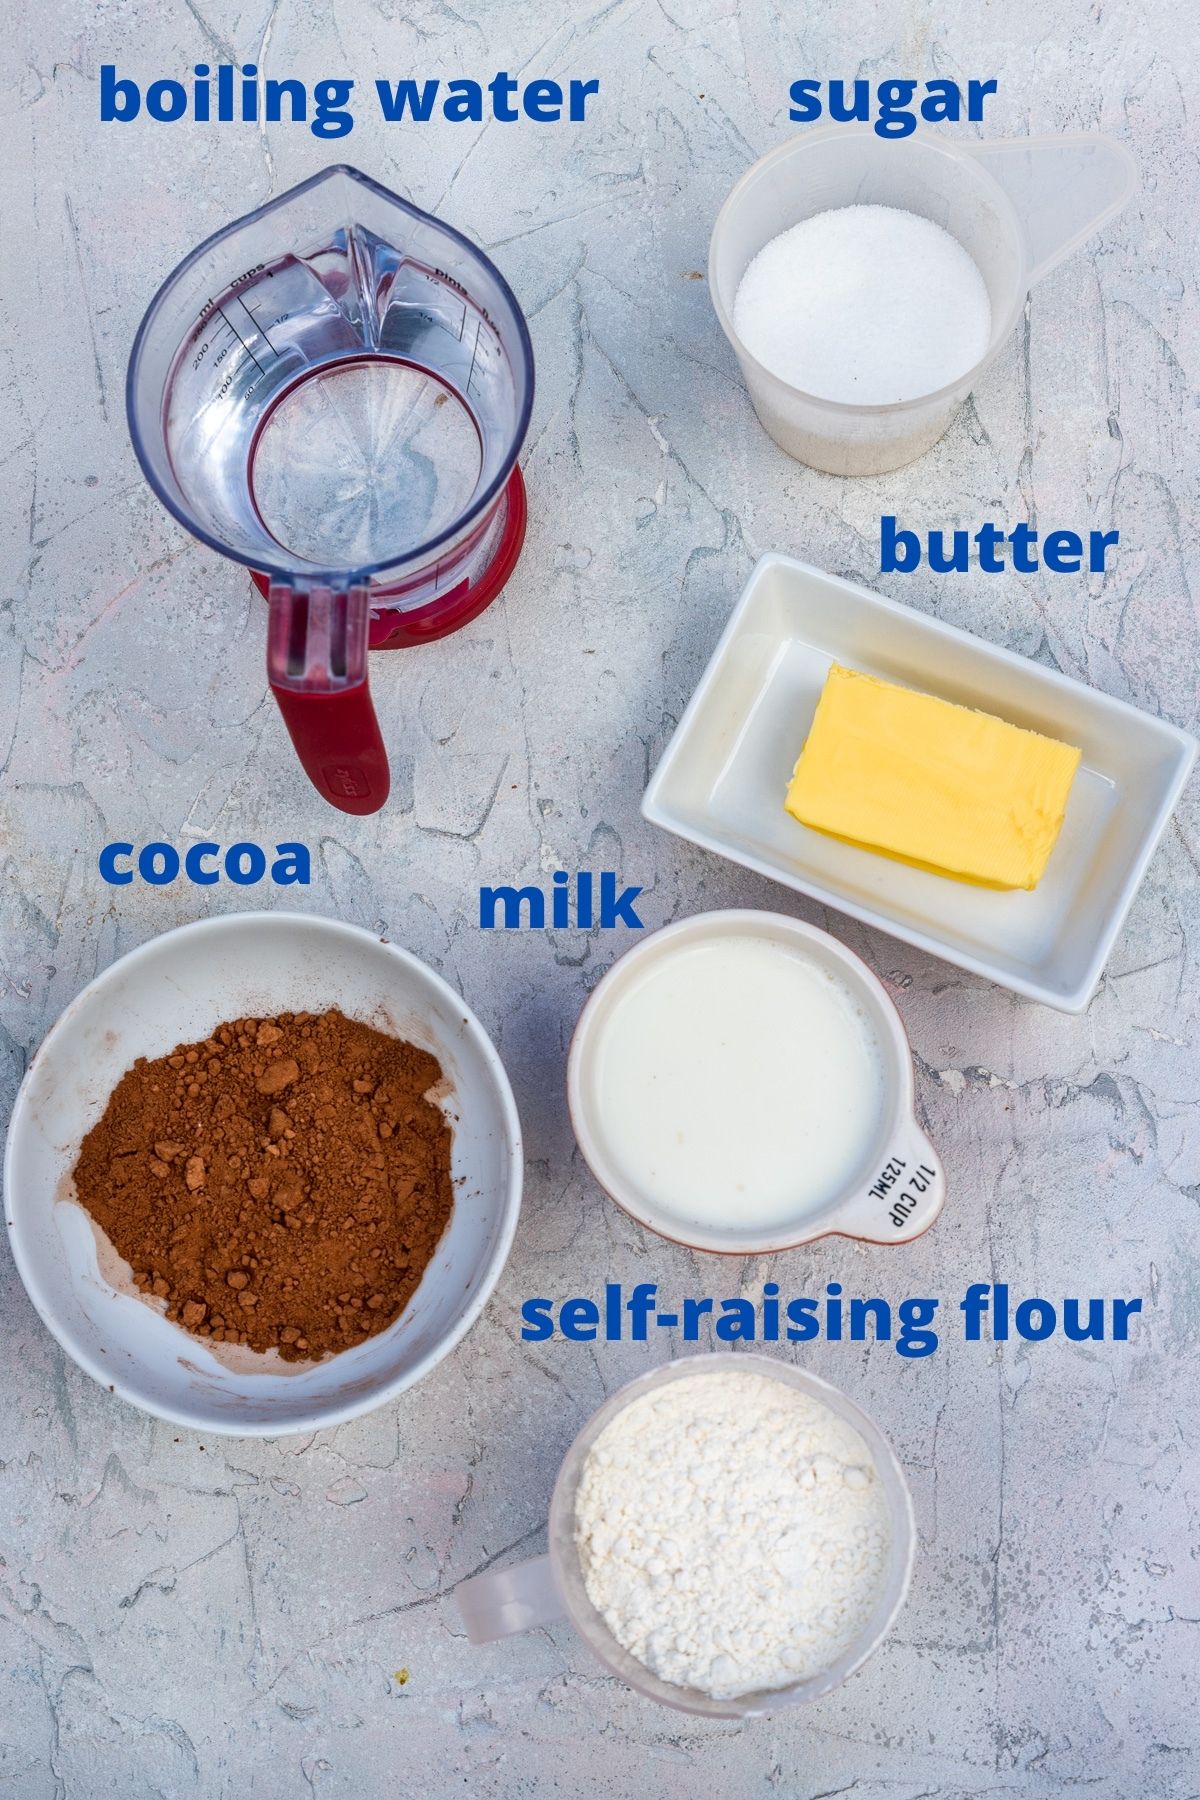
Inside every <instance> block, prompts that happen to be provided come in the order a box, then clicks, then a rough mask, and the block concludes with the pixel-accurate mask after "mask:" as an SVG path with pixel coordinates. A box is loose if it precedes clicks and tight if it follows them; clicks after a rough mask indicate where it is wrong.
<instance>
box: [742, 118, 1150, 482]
mask: <svg viewBox="0 0 1200 1800" xmlns="http://www.w3.org/2000/svg"><path fill="white" fill-rule="evenodd" d="M1136 181H1137V170H1136V165H1135V163H1134V160H1133V158H1132V156H1131V155H1130V153H1129V151H1128V150H1126V149H1125V147H1124V145H1122V144H1119V143H1117V142H1116V141H1115V140H1114V139H1112V138H1108V137H1103V136H1100V135H1097V134H1094V133H1076V134H1067V135H1064V136H1055V137H1033V138H1022V139H1012V140H1008V141H995V142H987V143H976V144H957V143H952V142H950V141H948V140H947V139H945V138H942V137H938V136H936V135H935V134H933V133H931V132H927V131H918V132H916V133H915V134H914V135H913V136H911V137H908V138H903V139H900V140H897V141H892V140H884V139H881V138H879V137H877V136H876V134H875V133H874V131H873V130H872V129H871V128H870V127H869V126H865V127H862V128H861V129H860V128H855V127H847V126H841V125H833V126H827V127H822V128H820V129H817V130H815V131H810V132H806V133H805V134H804V135H803V136H802V137H798V138H794V139H792V140H791V141H790V142H789V143H786V144H781V145H780V146H779V148H778V149H776V150H772V151H771V152H770V153H769V154H768V155H766V156H764V157H762V158H761V160H760V161H758V162H757V163H755V164H754V165H753V167H752V168H750V169H749V170H747V172H746V174H745V175H743V177H742V179H741V180H740V181H739V182H738V184H737V186H736V187H735V188H734V189H733V191H732V192H731V193H730V195H729V197H728V199H727V200H726V201H725V204H724V206H723V207H722V208H721V211H720V214H719V216H718V218H717V222H716V225H715V227H714V229H713V234H712V243H711V247H710V251H709V264H708V278H709V289H710V292H711V295H712V300H713V305H714V307H715V309H716V313H717V318H718V320H719V321H720V324H721V328H722V330H723V331H724V332H725V335H726V336H727V337H728V338H729V340H730V343H731V344H732V345H733V348H734V350H735V352H736V354H737V357H738V361H739V363H740V365H741V369H742V374H743V376H744V378H745V381H746V386H747V389H748V390H749V394H750V398H751V400H752V402H753V404H754V409H755V411H756V412H757V414H758V417H759V419H760V420H761V422H762V424H763V425H764V426H765V427H766V429H767V431H768V432H769V433H770V434H771V436H772V437H773V438H774V439H775V441H776V443H777V444H779V445H780V446H781V448H782V449H784V450H786V451H787V452H788V454H789V455H790V456H794V457H796V458H797V459H798V460H799V461H800V462H804V463H808V464H809V465H810V466H811V467H813V468H816V469H824V470H826V471H828V472H829V473H831V474H834V475H878V474H883V473H885V472H886V471H887V470H889V469H896V468H900V467H901V466H902V465H903V464H904V463H907V462H911V461H912V460H913V459H914V458H915V457H918V456H920V455H922V454H923V453H924V452H925V451H926V450H928V449H929V448H930V447H931V446H932V445H933V444H934V443H936V442H937V440H938V438H939V437H941V435H942V433H943V432H944V431H945V430H946V428H947V426H948V425H949V424H950V421H951V419H952V418H953V417H954V414H955V412H956V411H957V409H958V407H959V406H960V404H961V403H962V401H963V400H964V399H965V398H966V396H967V394H968V393H969V392H970V390H971V388H972V387H973V386H974V385H975V383H976V382H977V381H978V379H979V377H980V376H981V375H982V374H983V372H984V370H985V369H986V368H987V367H988V365H989V364H990V363H991V362H992V361H993V360H994V359H995V357H996V356H997V355H998V354H999V352H1000V351H1001V349H1002V348H1003V347H1004V345H1005V344H1006V343H1007V342H1008V339H1009V337H1010V335H1011V333H1012V329H1013V326H1014V325H1015V324H1016V321H1017V319H1018V317H1019V315H1020V312H1021V309H1022V307H1023V306H1024V303H1025V297H1026V295H1027V294H1028V293H1029V291H1030V289H1031V288H1032V287H1033V286H1034V285H1035V284H1036V283H1037V282H1039V281H1040V280H1041V279H1042V277H1043V276H1044V275H1047V274H1048V273H1049V272H1050V270H1051V269H1053V268H1055V267H1057V265H1058V264H1059V263H1060V262H1062V260H1063V259H1064V257H1066V256H1068V255H1070V253H1071V251H1072V250H1075V249H1077V248H1078V246H1079V245H1080V244H1082V243H1084V242H1085V241H1086V240H1087V239H1088V238H1089V237H1091V236H1092V235H1093V233H1095V232H1096V231H1098V230H1099V229H1100V228H1101V226H1103V225H1104V224H1105V223H1106V221H1107V220H1109V219H1111V218H1112V217H1113V216H1114V215H1115V214H1116V213H1118V212H1120V210H1121V208H1122V207H1123V206H1125V205H1126V203H1127V202H1128V200H1129V199H1130V197H1131V195H1132V194H1133V192H1134V188H1135V186H1136ZM855 207H871V208H884V207H886V208H892V209H896V212H895V214H894V215H893V217H895V216H898V215H900V214H908V215H915V216H916V218H915V220H914V223H919V222H920V221H929V222H930V223H931V224H932V225H934V226H936V227H939V228H940V229H941V230H942V231H943V232H946V233H948V234H949V236H950V238H951V239H953V240H956V242H957V244H958V245H959V246H961V248H962V249H963V250H965V251H966V252H967V254H968V256H969V257H970V258H971V260H972V261H973V263H974V264H975V266H976V268H977V269H978V271H979V274H980V276H981V277H982V280H983V283H984V285H985V287H986V290H987V297H988V301H989V302H990V315H991V316H990V326H989V327H988V328H987V329H986V333H985V335H984V337H983V338H981V342H980V345H979V350H978V354H976V355H974V356H972V358H971V360H970V362H969V366H966V367H960V368H958V369H957V370H956V372H955V373H954V375H953V377H952V378H948V379H945V380H943V381H941V382H940V383H939V384H938V385H936V386H933V387H931V388H930V389H929V390H928V391H920V392H909V393H907V394H906V396H905V397H904V398H903V399H899V400H894V401H890V402H886V403H874V402H865V403H858V402H855V401H852V400H848V399H841V398H838V399H835V398H823V397H822V395H821V394H820V393H813V392H810V391H805V389H804V388H803V387H802V386H797V385H794V384H793V383H792V382H791V381H788V380H785V379H782V378H781V375H780V373H779V372H778V371H777V370H776V371H773V370H772V368H771V367H768V366H767V365H766V363H764V361H763V360H761V358H760V357H759V356H756V355H755V354H754V353H753V351H752V349H751V348H750V347H749V346H748V345H747V343H746V341H745V336H744V333H743V332H740V331H739V330H738V326H737V323H736V321H735V310H736V303H737V298H738V290H739V287H740V284H741V283H742V280H743V277H744V276H745V275H746V272H747V270H748V269H749V267H750V265H751V264H752V263H753V261H754V259H755V258H756V257H757V256H758V255H759V254H760V252H762V251H763V249H764V248H765V247H766V246H767V245H769V244H771V243H772V242H773V240H776V239H778V238H779V237H780V236H781V234H783V233H785V232H789V231H791V230H792V229H793V228H794V227H796V226H798V225H800V224H801V223H802V222H804V221H807V220H811V219H814V218H815V217H816V216H817V215H831V214H832V215H834V216H836V213H837V210H838V209H848V208H855ZM786 302H787V295H786V294H785V293H782V292H781V293H780V295H779V303H780V305H781V306H782V305H786ZM905 350H906V347H905V345H904V343H903V342H901V341H897V344H896V353H897V356H898V357H901V356H903V355H904V354H905ZM814 385H815V384H814Z"/></svg>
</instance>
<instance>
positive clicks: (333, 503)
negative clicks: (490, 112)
mask: <svg viewBox="0 0 1200 1800" xmlns="http://www.w3.org/2000/svg"><path fill="white" fill-rule="evenodd" d="M126 398H127V407H128V413H129V425H130V432H131V435H132V438H133V445H134V449H135V450H136V452H137V455H138V459H139V461H140V462H141V465H142V469H143V471H144V472H145V475H146V478H147V480H148V481H149V483H150V485H151V487H152V488H153V489H154V491H155V493H156V494H157V495H158V497H159V499H160V500H161V501H162V502H163V504H164V506H166V507H167V509H168V511H170V512H171V513H173V514H174V516H175V517H176V518H177V519H178V520H179V522H180V523H181V524H182V525H184V526H185V527H186V528H187V529H188V530H189V531H190V532H192V533H193V535H194V536H196V537H197V538H199V539H200V540H201V542H202V543H205V544H207V545H209V547H210V548H211V549H214V550H218V551H220V553H221V554H222V555H223V556H227V557H230V558H231V559H232V560H233V561H235V562H240V563H243V564H245V565H246V567H247V568H248V569H250V570H251V571H252V573H253V575H254V578H255V581H256V583H257V585H258V587H259V589H260V591H261V592H262V593H263V594H264V595H265V596H266V597H267V599H268V602H269V606H270V616H269V625H268V649H267V664H268V673H269V677H270V683H271V687H272V690H273V691H274V694H275V697H276V699H277V700H278V702H279V707H280V710H281V712H282V713H283V717H284V721H285V723H286V725H287V728H288V731H289V733H290V734H291V737H292V741H293V743H294V745H295V747H296V750H297V753H298V754H299V757H300V760H301V762H302V763H303V765H304V768H305V770H306V771H307V773H308V775H309V777H310V779H311V780H312V782H313V784H314V786H315V787H316V788H317V790H318V792H320V793H321V794H322V795H323V796H324V798H325V799H326V800H328V801H329V802H330V803H331V804H332V805H334V806H337V807H339V808H341V809H342V810H343V811H345V812H351V813H370V812H375V811H377V810H378V808H379V807H380V806H382V805H383V803H384V801H385V800H386V798H387V794H388V786H389V777H388V763H387V755H386V752H385V751H384V747H383V742H382V739H381V737H380V733H379V727H378V724H377V723H376V719H375V713H374V709H373V707H372V704H371V698H370V692H369V688H368V680H367V651H368V648H372V649H383V648H388V649H391V648H397V647H401V646H405V645H412V644H420V643H423V642H427V641H429V640H431V639H434V638H439V637H443V636H444V635H445V634H446V633H447V632H450V631H455V630H457V629H458V628H459V627H460V626H462V625H465V624H466V623H467V622H468V621H469V620H471V619H473V618H475V617H476V616H477V614H479V613H480V612H482V611H483V609H484V607H485V606H487V605H488V604H489V603H490V602H491V601H492V600H493V599H495V597H496V595H497V594H498V593H499V592H500V589H501V588H502V587H503V585H504V583H505V581H506V580H507V579H508V576H509V575H510V574H511V572H512V569H513V567H514V565H515V563H516V560H517V556H518V554H519V553H520V549H521V543H522V540H523V537H524V532H525V490H524V486H523V484H522V480H521V472H520V470H519V468H518V467H517V456H518V454H519V452H520V449H521V444H522V442H523V440H524V437H525V431H526V428H527V426H528V423H529V415H530V409H531V407H532V404H533V353H532V349H531V346H530V341H529V332H528V330H527V328H526V324H525V320H524V318H523V317H522V314H521V310H520V308H519V306H518V305H517V302H516V300H515V299H514V297H513V294H512V292H511V290H510V288H509V287H508V284H507V283H506V282H505V280H504V278H503V277H502V276H501V274H500V273H499V271H498V270H497V269H496V268H494V267H493V265H492V263H491V262H490V261H489V260H488V258H487V257H486V256H484V255H483V254H482V252H481V251H479V250H477V249H476V248H475V246H474V245H473V244H471V243H469V242H468V240H467V239H466V238H465V237H463V236H462V235H461V234H460V233H459V232H457V231H454V230H452V229H451V227H450V226H448V225H445V224H443V223H442V221H441V220H440V219H436V218H433V217H431V216H430V215H429V214H428V213H424V212H422V211H420V209H419V208H417V207H415V206H412V205H411V204H410V203H409V202H408V201H406V200H402V199H401V198H400V197H399V196H398V195H396V194H393V193H390V192H389V191H388V190H387V189H386V188H384V187H381V186H380V185H379V184H378V183H377V182H374V181H371V180H369V179H368V177H367V176H365V175H362V174H360V173H359V172H358V171H357V170H356V169H352V168H349V167H346V166H337V167H334V168H331V169H327V170H325V171H324V172H323V173H322V174H320V175H317V176H315V177H313V179H312V180H310V181H305V182H302V183H301V184H300V186H298V187H295V188H292V189H291V190H290V191H289V192H288V193H286V194H283V195H282V196H281V197H280V198H279V199H277V200H273V201H271V202H270V203H269V204H268V205H266V206H263V207H260V208H259V209H258V211H257V212H253V213H250V214H248V215H247V217H245V218H243V219H238V220H236V221H235V222H234V223H233V224H231V225H229V226H227V227H226V228H225V229H224V230H222V231H219V232H217V234H216V235H215V236H214V237H211V238H209V239H208V240H207V241H206V242H205V243H203V244H201V245H199V247H198V248H197V249H195V250H193V251H192V253H191V254H190V255H189V256H187V257H186V258H185V259H184V261H183V262H182V263H180V265H179V267H178V268H177V269H175V270H174V271H173V273H172V274H171V275H169V276H168V277H167V279H166V281H165V282H164V283H163V285H162V287H161V288H160V289H159V291H158V293H157V294H156V295H155V297H154V299H153V301H152V302H151V304H150V307H149V310H148V311H147V313H146V316H145V318H144V319H143V320H142V323H141V326H140V328H139V330H138V334H137V338H136V340H135V342H134V346H133V353H132V355H131V357H130V362H129V376H128V383H127V394H126Z"/></svg>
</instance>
